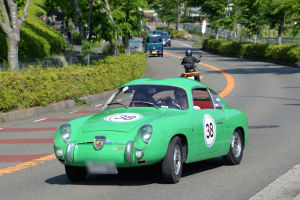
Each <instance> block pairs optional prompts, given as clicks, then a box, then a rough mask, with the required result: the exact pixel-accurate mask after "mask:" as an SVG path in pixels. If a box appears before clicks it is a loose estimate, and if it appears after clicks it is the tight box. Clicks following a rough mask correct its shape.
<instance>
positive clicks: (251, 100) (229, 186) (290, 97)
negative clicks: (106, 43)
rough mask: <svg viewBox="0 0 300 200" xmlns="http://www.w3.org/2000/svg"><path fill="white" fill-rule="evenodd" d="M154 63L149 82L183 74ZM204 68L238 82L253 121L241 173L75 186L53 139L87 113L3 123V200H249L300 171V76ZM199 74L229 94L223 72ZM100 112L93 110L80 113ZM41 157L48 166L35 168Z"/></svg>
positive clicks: (145, 173) (125, 178) (175, 46)
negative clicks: (174, 181)
mask: <svg viewBox="0 0 300 200" xmlns="http://www.w3.org/2000/svg"><path fill="white" fill-rule="evenodd" d="M189 45H191V44H190V43H189V42H183V41H172V47H171V48H166V49H165V52H168V53H171V54H174V55H177V56H183V55H184V51H185V49H186V48H188V47H189ZM148 62H149V69H148V71H147V73H146V74H145V77H156V78H159V79H162V78H168V77H174V76H179V75H180V74H181V73H182V71H183V67H182V66H181V65H180V60H179V59H178V58H175V57H173V56H170V55H166V54H165V56H164V57H163V58H161V57H151V58H149V59H148ZM202 62H203V63H207V64H210V65H212V66H215V67H217V68H220V69H223V70H224V71H226V72H228V73H230V74H231V75H232V76H233V78H234V80H235V87H234V89H233V91H232V92H231V93H229V94H228V95H227V96H226V97H225V98H224V99H225V101H226V102H227V103H228V104H229V105H230V106H232V107H236V108H240V109H243V110H244V111H245V112H246V113H247V115H248V119H249V141H248V146H247V147H246V149H245V152H244V157H243V161H242V163H241V164H240V165H238V166H226V165H223V162H222V159H220V158H217V159H211V160H208V161H202V162H197V163H193V164H190V165H187V166H185V168H184V173H183V177H182V179H181V181H180V183H178V184H175V185H168V184H162V183H161V182H160V181H159V179H158V177H157V176H156V174H155V173H154V172H153V171H149V170H148V169H141V170H136V169H134V170H124V171H121V172H120V174H118V175H106V176H95V175H93V176H91V175H90V176H88V179H87V180H86V181H84V182H81V183H78V184H74V183H71V182H70V181H69V180H68V179H67V177H66V175H65V172H64V167H63V165H62V164H60V163H59V162H58V161H57V160H55V159H53V158H52V157H51V155H50V156H49V154H52V153H53V147H52V140H51V139H52V138H53V137H54V132H55V131H54V130H53V129H55V127H58V126H59V125H60V124H62V123H63V121H65V120H68V119H70V118H74V117H77V116H81V115H86V114H87V113H76V112H75V113H74V112H72V113H55V114H49V115H45V116H43V118H46V119H44V120H41V121H36V122H33V121H35V120H38V119H28V120H26V121H22V122H17V123H2V124H1V123H0V127H1V128H2V129H1V128H0V152H1V153H0V188H1V197H0V198H1V199H139V200H142V199H197V200H199V199H230V200H232V199H237V200H243V199H249V198H250V197H251V196H253V195H254V194H256V193H257V192H259V191H260V190H261V189H262V188H264V187H265V186H267V185H268V184H269V183H271V182H272V181H273V180H275V179H276V178H278V177H279V176H280V175H282V174H284V173H285V172H286V171H288V170H289V169H290V168H291V167H292V166H294V165H296V164H298V163H300V156H299V152H300V134H299V130H300V117H299V112H300V81H299V80H300V69H296V68H291V67H284V66H279V65H275V64H270V63H264V62H257V61H249V60H241V59H238V58H229V57H220V56H216V55H211V54H207V53H204V55H203V57H202ZM198 68H199V70H200V72H201V73H202V75H203V76H204V80H203V81H204V83H206V84H208V85H209V86H211V87H213V88H214V89H216V90H217V91H222V90H224V88H226V85H227V82H226V78H225V77H224V76H223V75H222V74H221V73H220V72H217V71H214V70H212V69H211V68H207V67H204V66H201V65H199V66H198ZM101 103H102V104H103V103H104V102H99V104H101ZM99 109H100V107H95V105H91V106H89V107H75V108H74V111H79V110H90V111H92V112H93V111H98V110H99ZM25 128H30V129H25ZM37 139H38V140H37ZM36 154H38V155H36ZM16 155H18V156H16ZM39 157H42V159H39V160H33V161H32V159H36V158H39ZM24 163H25V164H24ZM34 165H35V166H34ZM297 192H300V191H295V194H296V193H297ZM290 195H291V196H292V195H294V194H290Z"/></svg>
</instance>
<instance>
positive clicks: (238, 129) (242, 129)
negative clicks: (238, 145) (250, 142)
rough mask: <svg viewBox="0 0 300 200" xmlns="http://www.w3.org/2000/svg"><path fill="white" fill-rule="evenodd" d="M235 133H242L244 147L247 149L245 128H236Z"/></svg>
mask: <svg viewBox="0 0 300 200" xmlns="http://www.w3.org/2000/svg"><path fill="white" fill-rule="evenodd" d="M234 131H240V133H241V134H242V136H243V147H245V138H246V136H245V131H244V128H243V127H241V126H239V127H236V128H235V129H234Z"/></svg>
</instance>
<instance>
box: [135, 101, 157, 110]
mask: <svg viewBox="0 0 300 200" xmlns="http://www.w3.org/2000/svg"><path fill="white" fill-rule="evenodd" d="M131 103H143V104H147V105H150V106H152V107H155V108H157V109H159V107H158V106H157V105H155V104H154V103H151V102H147V101H132V102H131Z"/></svg>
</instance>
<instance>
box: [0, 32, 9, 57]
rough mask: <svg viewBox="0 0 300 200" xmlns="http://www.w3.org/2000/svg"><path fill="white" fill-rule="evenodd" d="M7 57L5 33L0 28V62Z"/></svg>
mask: <svg viewBox="0 0 300 200" xmlns="http://www.w3.org/2000/svg"><path fill="white" fill-rule="evenodd" d="M6 59H7V45H6V39H5V34H4V33H3V32H2V30H1V29H0V62H3V61H4V60H6Z"/></svg>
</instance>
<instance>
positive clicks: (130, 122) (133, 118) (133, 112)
mask: <svg viewBox="0 0 300 200" xmlns="http://www.w3.org/2000/svg"><path fill="white" fill-rule="evenodd" d="M162 115H165V112H164V110H162V109H156V108H127V109H126V108H119V109H112V110H107V111H103V112H102V113H99V114H96V115H93V116H91V117H90V118H88V119H87V120H86V121H85V123H84V124H83V125H82V126H81V132H94V131H116V132H130V131H131V130H133V129H135V128H137V127H139V126H141V125H143V124H145V123H148V122H149V121H151V120H154V119H156V118H159V117H161V116H162Z"/></svg>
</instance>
